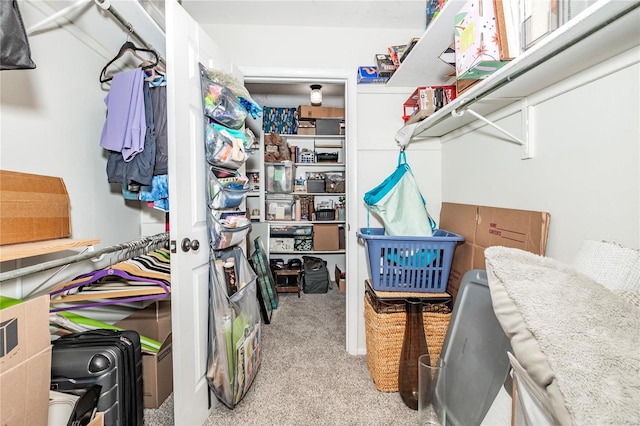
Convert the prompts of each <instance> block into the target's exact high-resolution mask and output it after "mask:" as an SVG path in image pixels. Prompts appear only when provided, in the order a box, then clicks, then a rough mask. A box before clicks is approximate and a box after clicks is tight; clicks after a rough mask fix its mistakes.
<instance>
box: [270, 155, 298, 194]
mask: <svg viewBox="0 0 640 426" xmlns="http://www.w3.org/2000/svg"><path fill="white" fill-rule="evenodd" d="M265 168H266V175H267V176H266V186H267V192H281V193H286V192H293V182H294V179H295V174H296V168H295V165H294V164H293V162H291V161H283V162H282V163H266V164H265Z"/></svg>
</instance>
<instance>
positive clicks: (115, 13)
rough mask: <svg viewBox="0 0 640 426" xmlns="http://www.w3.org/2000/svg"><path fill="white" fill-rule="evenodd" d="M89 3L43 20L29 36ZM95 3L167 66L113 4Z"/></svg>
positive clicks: (99, 0) (81, 2) (82, 0)
mask: <svg viewBox="0 0 640 426" xmlns="http://www.w3.org/2000/svg"><path fill="white" fill-rule="evenodd" d="M89 2H91V0H77V1H76V2H75V3H73V4H71V5H69V6H67V7H65V8H63V9H60V10H59V11H57V12H56V13H54V14H53V15H51V16H49V17H47V18H45V19H43V20H42V21H40V22H38V23H37V24H35V25H32V26H31V27H30V28H28V29H27V34H31V33H33V32H35V31H38V30H39V29H40V28H42V27H44V26H45V25H46V24H48V23H50V22H53V21H55V20H56V19H58V18H59V17H61V16H64V15H66V14H68V13H70V12H71V11H73V10H75V9H78V8H79V7H81V6H84V5H87V4H89ZM93 2H94V3H95V4H96V5H98V7H99V8H101V9H103V10H106V11H107V12H109V13H110V14H111V15H112V16H113V17H114V18H115V19H116V21H118V22H119V23H120V25H122V26H123V27H125V28H126V29H127V30H128V31H129V34H130V35H132V36H133V37H135V38H136V39H137V40H138V42H140V43H141V44H142V45H144V47H145V48H146V49H149V50H153V51H154V52H156V55H158V61H159V62H162V63H163V64H165V65H166V64H167V61H166V60H165V59H164V58H163V57H162V55H160V53H159V52H158V51H157V50H156V49H155V48H154V47H153V46H152V45H151V44H149V43H147V42H146V41H145V39H144V38H142V36H141V35H140V34H138V33H137V32H136V30H134V29H133V25H131V23H129V22H128V21H127V20H126V19H124V17H123V16H122V15H120V13H118V11H117V10H115V9H114V8H113V6H111V2H110V1H109V0H93Z"/></svg>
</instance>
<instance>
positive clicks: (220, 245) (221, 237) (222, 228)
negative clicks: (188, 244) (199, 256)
mask: <svg viewBox="0 0 640 426" xmlns="http://www.w3.org/2000/svg"><path fill="white" fill-rule="evenodd" d="M223 216H224V217H221V218H217V217H216V214H215V213H214V212H213V211H209V218H210V223H209V232H210V233H211V248H213V249H214V250H220V249H225V248H229V247H233V246H236V245H238V244H240V243H242V242H243V241H244V238H245V237H246V236H247V234H248V233H249V230H250V229H251V220H250V219H248V218H247V217H246V214H245V213H244V212H238V215H237V216H236V215H229V214H223Z"/></svg>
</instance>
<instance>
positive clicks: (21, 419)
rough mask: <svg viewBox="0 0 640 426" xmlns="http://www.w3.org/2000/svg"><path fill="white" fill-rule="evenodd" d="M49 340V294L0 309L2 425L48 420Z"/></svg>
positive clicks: (0, 412)
mask: <svg viewBox="0 0 640 426" xmlns="http://www.w3.org/2000/svg"><path fill="white" fill-rule="evenodd" d="M5 303H6V304H7V305H12V304H13V303H14V302H13V301H11V302H9V301H8V299H6V298H5V299H3V300H2V304H3V305H5ZM50 340H51V337H50V335H49V297H48V296H42V297H39V298H37V299H32V300H29V301H27V302H22V303H18V304H14V305H13V306H9V307H6V308H4V309H0V425H46V424H47V422H48V416H49V387H50V384H51V343H50Z"/></svg>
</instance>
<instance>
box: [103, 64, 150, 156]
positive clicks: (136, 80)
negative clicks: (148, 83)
mask: <svg viewBox="0 0 640 426" xmlns="http://www.w3.org/2000/svg"><path fill="white" fill-rule="evenodd" d="M143 84H144V71H143V70H142V69H141V68H135V69H132V70H129V71H123V72H121V73H118V74H116V75H114V76H113V80H112V82H111V89H110V90H109V93H108V94H107V96H106V97H105V98H104V102H105V104H107V119H106V121H105V123H104V127H103V128H102V136H101V138H100V146H101V147H103V148H105V149H108V150H111V151H118V152H122V157H123V158H124V161H131V160H132V159H133V157H135V155H136V154H137V153H139V152H141V151H142V150H143V149H144V138H145V133H146V131H147V125H146V123H145V119H146V117H145V112H144V95H143V93H142V85H143Z"/></svg>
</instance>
